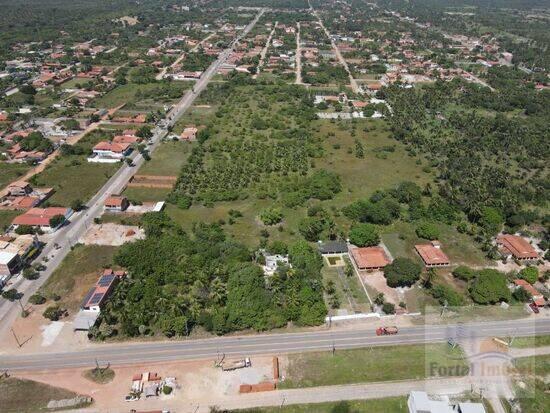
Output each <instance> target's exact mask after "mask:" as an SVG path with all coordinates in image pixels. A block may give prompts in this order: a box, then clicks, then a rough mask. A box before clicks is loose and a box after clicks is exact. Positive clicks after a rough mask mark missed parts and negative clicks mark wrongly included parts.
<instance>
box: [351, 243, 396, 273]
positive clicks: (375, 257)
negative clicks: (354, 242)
mask: <svg viewBox="0 0 550 413" xmlns="http://www.w3.org/2000/svg"><path fill="white" fill-rule="evenodd" d="M350 252H351V256H352V257H353V261H355V264H356V265H357V268H359V269H360V270H369V271H372V270H380V269H382V268H384V267H385V266H386V265H388V264H390V263H391V261H390V259H389V258H388V256H387V254H386V252H385V251H384V248H382V247H379V246H376V247H363V248H351V250H350Z"/></svg>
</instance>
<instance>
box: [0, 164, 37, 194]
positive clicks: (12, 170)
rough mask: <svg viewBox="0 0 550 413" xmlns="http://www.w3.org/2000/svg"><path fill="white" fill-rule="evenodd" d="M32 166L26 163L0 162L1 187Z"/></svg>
mask: <svg viewBox="0 0 550 413" xmlns="http://www.w3.org/2000/svg"><path fill="white" fill-rule="evenodd" d="M29 169H31V167H30V166H29V165H27V164H26V163H5V162H0V189H2V188H4V187H5V186H6V185H8V184H9V183H11V182H12V181H15V180H16V179H17V178H18V177H20V176H21V175H23V174H25V172H27V171H28V170H29Z"/></svg>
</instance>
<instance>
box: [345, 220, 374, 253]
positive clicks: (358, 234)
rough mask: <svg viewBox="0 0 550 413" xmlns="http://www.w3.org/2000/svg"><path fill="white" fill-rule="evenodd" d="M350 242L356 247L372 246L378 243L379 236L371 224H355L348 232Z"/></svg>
mask: <svg viewBox="0 0 550 413" xmlns="http://www.w3.org/2000/svg"><path fill="white" fill-rule="evenodd" d="M349 239H350V242H351V243H352V244H354V245H357V246H358V247H372V246H374V245H378V243H379V242H380V236H379V234H378V230H377V229H376V227H375V226H374V225H372V224H356V225H354V226H353V227H352V229H351V231H350V232H349Z"/></svg>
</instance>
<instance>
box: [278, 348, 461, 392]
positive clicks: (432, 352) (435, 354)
mask: <svg viewBox="0 0 550 413" xmlns="http://www.w3.org/2000/svg"><path fill="white" fill-rule="evenodd" d="M450 351H452V356H453V357H456V360H455V359H451V358H448V357H447V355H448V354H449V352H450ZM461 355H462V353H461V350H459V349H455V350H450V349H449V347H448V346H447V345H446V344H429V345H426V346H423V345H407V346H394V347H372V348H367V349H358V350H336V352H335V353H334V355H333V354H332V352H330V351H327V352H318V353H302V354H292V355H290V356H289V367H288V371H287V375H286V381H285V382H284V383H282V384H281V387H284V388H298V387H315V386H328V385H337V384H351V383H367V382H378V381H390V380H416V379H423V378H426V377H428V376H429V375H430V370H429V364H430V363H432V362H435V363H438V365H440V366H448V365H452V366H456V365H459V366H461V367H462V366H466V363H465V362H464V361H463V360H462V359H459V358H460V357H461Z"/></svg>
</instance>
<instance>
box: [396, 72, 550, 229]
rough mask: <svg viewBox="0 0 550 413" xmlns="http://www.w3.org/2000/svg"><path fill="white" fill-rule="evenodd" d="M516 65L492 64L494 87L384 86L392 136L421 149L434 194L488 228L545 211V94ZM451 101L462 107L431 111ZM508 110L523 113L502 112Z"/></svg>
mask: <svg viewBox="0 0 550 413" xmlns="http://www.w3.org/2000/svg"><path fill="white" fill-rule="evenodd" d="M520 73H521V72H518V71H513V70H508V69H502V70H501V69H495V71H491V72H490V73H489V75H490V82H491V84H493V85H494V88H495V91H494V92H491V91H490V90H488V89H487V88H485V89H483V91H482V90H478V87H477V86H472V85H466V84H464V83H462V82H459V81H454V82H450V83H449V82H447V83H444V82H436V83H435V84H433V85H430V86H427V87H425V88H422V89H403V88H399V87H398V86H392V87H390V88H388V89H387V90H386V92H385V95H386V96H387V97H388V99H389V100H390V102H391V104H392V106H393V108H394V116H392V117H390V118H389V122H390V124H391V128H392V131H393V133H394V136H395V138H396V139H398V140H401V141H403V142H405V143H407V144H408V145H409V147H410V151H411V152H412V153H418V152H421V153H423V154H425V156H426V157H427V158H428V160H429V161H430V163H431V165H432V166H434V167H437V168H438V171H439V174H438V180H439V188H438V191H437V192H438V193H439V195H440V196H441V197H443V198H444V199H445V200H446V201H447V202H448V203H449V204H450V205H451V206H453V207H456V208H459V209H460V210H462V211H463V212H464V213H465V214H466V215H467V217H468V218H469V219H470V220H471V221H472V222H474V223H477V224H479V226H480V227H481V228H482V229H483V231H484V233H485V234H486V235H488V236H492V235H494V234H495V233H496V232H498V231H499V230H500V228H501V227H502V224H503V223H504V222H506V223H507V224H508V225H509V226H510V227H518V226H521V225H525V224H529V223H531V222H534V221H537V220H538V219H541V218H542V219H544V215H543V213H544V211H545V208H546V206H547V202H548V199H549V192H548V191H549V187H550V186H549V178H548V165H547V159H548V157H549V155H550V135H549V131H548V128H547V123H548V116H549V113H548V108H549V107H550V100H549V99H550V94H549V93H547V92H536V91H535V90H534V89H533V88H532V83H531V84H530V83H529V80H528V79H524V78H522V75H520ZM491 76H492V77H491ZM518 82H520V83H519V84H518ZM530 85H531V87H530ZM482 95H483V97H482ZM452 103H455V104H461V105H463V106H464V107H466V108H467V109H462V110H449V111H448V112H447V113H448V115H447V116H445V117H441V116H439V117H437V116H436V113H439V112H438V110H439V109H440V108H445V107H446V106H447V105H449V104H452ZM482 110H484V112H482ZM509 110H514V111H519V112H520V113H522V114H523V116H520V115H515V114H511V115H507V114H505V113H502V112H505V111H509ZM525 115H527V116H525Z"/></svg>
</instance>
